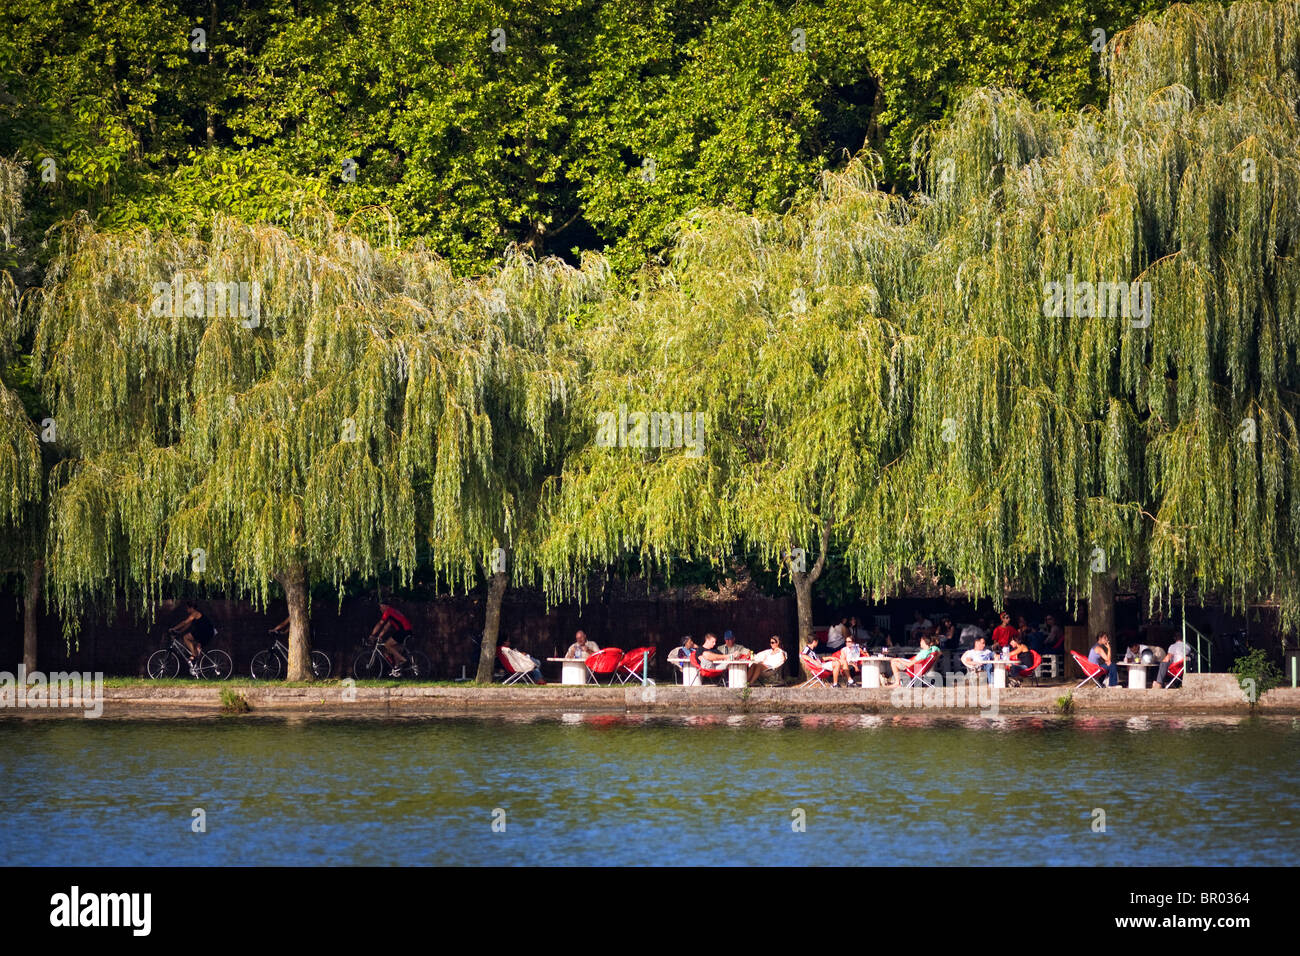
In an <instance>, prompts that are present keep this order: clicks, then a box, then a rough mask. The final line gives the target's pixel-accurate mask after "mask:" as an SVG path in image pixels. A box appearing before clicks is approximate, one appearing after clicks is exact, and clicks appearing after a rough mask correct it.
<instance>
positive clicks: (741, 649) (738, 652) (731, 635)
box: [718, 631, 750, 658]
mask: <svg viewBox="0 0 1300 956" xmlns="http://www.w3.org/2000/svg"><path fill="white" fill-rule="evenodd" d="M722 641H723V644H722V647H720V648H718V650H720V651H722V653H723V654H725V655H726V656H727V657H728V658H732V657H742V658H743V657H749V656H750V653H749V648H748V647H745V646H744V645H743V644H737V643H736V634H735V632H734V631H724V632H723V634H722Z"/></svg>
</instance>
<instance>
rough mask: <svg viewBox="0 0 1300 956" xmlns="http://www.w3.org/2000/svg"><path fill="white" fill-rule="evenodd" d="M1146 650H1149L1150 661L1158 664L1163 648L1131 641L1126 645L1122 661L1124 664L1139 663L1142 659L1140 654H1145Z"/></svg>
mask: <svg viewBox="0 0 1300 956" xmlns="http://www.w3.org/2000/svg"><path fill="white" fill-rule="evenodd" d="M1147 651H1150V652H1151V663H1153V664H1159V663H1160V661H1161V660H1163V659H1164V656H1165V652H1164V649H1163V648H1160V647H1152V646H1151V645H1150V644H1137V643H1133V644H1130V645H1129V646H1128V650H1126V651H1125V652H1124V663H1125V664H1137V663H1139V662H1140V661H1141V660H1142V655H1143V654H1145V653H1146V652H1147Z"/></svg>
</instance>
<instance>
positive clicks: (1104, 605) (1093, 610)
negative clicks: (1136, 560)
mask: <svg viewBox="0 0 1300 956" xmlns="http://www.w3.org/2000/svg"><path fill="white" fill-rule="evenodd" d="M1102 632H1105V633H1106V634H1109V635H1110V639H1111V647H1114V646H1115V573H1114V572H1113V571H1094V572H1093V574H1092V594H1091V595H1090V596H1089V598H1088V639H1089V642H1090V643H1094V644H1095V643H1096V641H1097V635H1098V634H1101V633H1102Z"/></svg>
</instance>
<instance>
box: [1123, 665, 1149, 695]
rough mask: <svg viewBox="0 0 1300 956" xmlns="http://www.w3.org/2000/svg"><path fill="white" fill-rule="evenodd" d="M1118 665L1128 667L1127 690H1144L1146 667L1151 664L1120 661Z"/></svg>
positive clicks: (1145, 687) (1145, 686)
mask: <svg viewBox="0 0 1300 956" xmlns="http://www.w3.org/2000/svg"><path fill="white" fill-rule="evenodd" d="M1119 666H1120V667H1127V668H1128V686H1129V690H1146V689H1147V668H1148V667H1152V666H1153V665H1151V664H1143V663H1141V662H1140V661H1137V662H1133V663H1129V664H1125V663H1124V662H1123V661H1120V664H1119Z"/></svg>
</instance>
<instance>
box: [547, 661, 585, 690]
mask: <svg viewBox="0 0 1300 956" xmlns="http://www.w3.org/2000/svg"><path fill="white" fill-rule="evenodd" d="M546 659H547V660H548V661H559V662H560V663H561V664H563V665H564V668H563V670H562V671H561V672H560V683H561V684H585V683H587V662H586V661H585V660H580V659H579V658H576V657H548V658H546Z"/></svg>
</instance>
